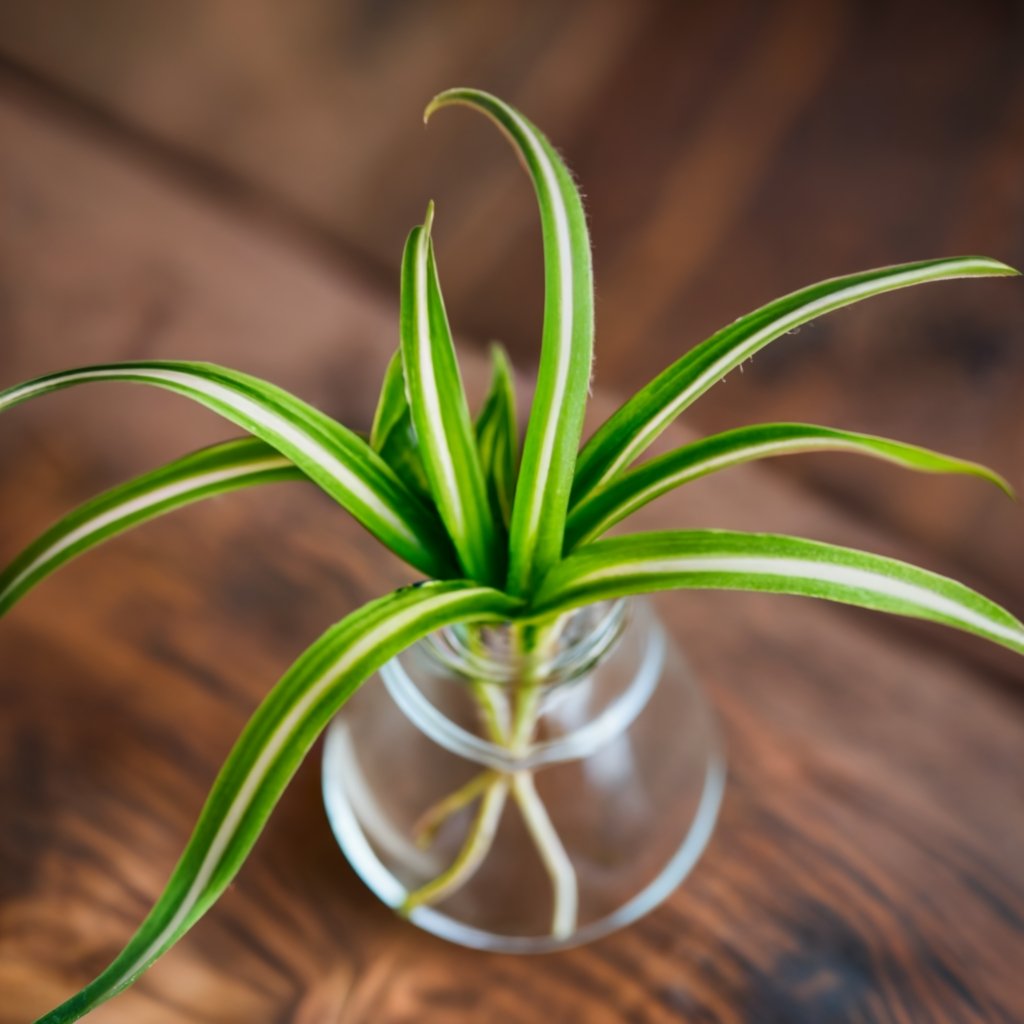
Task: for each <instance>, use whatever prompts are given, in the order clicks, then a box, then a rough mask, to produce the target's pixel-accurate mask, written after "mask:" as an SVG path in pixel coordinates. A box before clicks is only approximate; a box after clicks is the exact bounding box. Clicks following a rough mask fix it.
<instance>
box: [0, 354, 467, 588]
mask: <svg viewBox="0 0 1024 1024" xmlns="http://www.w3.org/2000/svg"><path fill="white" fill-rule="evenodd" d="M97 381H132V382H135V383H139V384H151V385H154V386H156V387H159V388H164V389H166V390H168V391H173V392H175V393H176V394H179V395H184V396H185V397H187V398H191V399H193V400H194V401H196V402H199V403H200V404H201V405H204V406H206V407H207V408H208V409H212V410H213V411H214V412H216V413H219V414H220V415H221V416H223V417H224V418H225V419H228V420H230V421H231V422H232V423H234V424H236V425H237V426H240V427H242V428H243V429H244V430H247V431H248V432H249V433H251V434H253V435H254V436H256V437H258V438H259V439H260V440H262V441H264V442H265V443H266V444H268V445H270V446H271V447H272V448H275V449H276V450H277V451H279V452H280V453H281V454H282V455H284V456H286V457H287V458H288V459H290V460H291V461H292V462H293V463H294V464H295V465H296V466H298V467H299V469H301V470H302V471H303V473H305V474H306V476H308V477H309V478H310V479H311V480H312V481H313V482H314V483H316V484H317V485H318V486H319V487H320V488H321V489H322V490H324V491H325V492H326V493H327V494H329V495H330V496H331V497H332V498H334V499H335V500H336V501H338V502H339V504H341V505H342V506H343V507H344V508H346V509H347V510H348V511H349V512H350V513H351V514H352V515H353V516H355V518H356V519H357V520H358V521H359V522H360V523H362V524H363V526H365V527H366V528H367V529H368V530H369V531H370V532H371V533H373V534H374V536H376V537H377V538H379V539H380V540H381V541H382V542H383V543H384V544H386V545H387V546H388V547H389V548H391V549H392V551H394V552H395V553H396V554H398V555H399V556H401V557H402V558H404V559H405V560H406V561H407V562H409V563H410V564H411V565H413V566H415V567H416V568H417V569H419V570H420V571H422V572H424V573H427V574H428V575H431V576H450V575H452V555H451V547H450V545H449V543H448V541H447V538H446V536H445V533H444V530H443V528H442V525H441V523H440V521H439V520H438V518H437V516H436V514H435V512H434V510H433V509H431V508H429V507H428V506H427V505H425V504H424V502H423V501H422V500H420V499H419V498H418V497H417V496H416V495H415V494H414V493H413V492H412V491H410V490H409V488H408V487H406V486H405V485H404V484H403V483H402V481H401V480H399V479H398V477H397V476H396V475H395V473H394V472H393V471H392V470H391V468H390V467H389V466H388V465H387V463H385V462H384V460H383V459H382V458H381V457H380V456H379V455H378V454H377V453H376V452H374V451H373V449H372V448H371V447H370V446H369V445H368V444H367V443H366V441H364V440H363V439H362V438H361V437H359V436H358V435H357V434H355V433H354V432H353V431H351V430H348V429H347V428H346V427H343V426H342V425H341V424H340V423H338V422H337V421H335V420H333V419H331V418H330V417H329V416H327V415H325V414H324V413H322V412H320V411H319V410H318V409H314V408H313V406H311V405H308V404H307V403H306V402H303V401H301V400H300V399H298V398H296V397H295V396H294V395H290V394H289V393H288V392H287V391H284V390H282V389H281V388H278V387H275V386H274V385H272V384H268V383H266V381H262V380H259V379H258V378H256V377H250V376H249V375H248V374H244V373H238V372H237V371H235V370H229V369H226V368H224V367H221V366H213V365H212V364H209V363H191V362H175V361H155V360H154V361H145V362H131V363H116V364H111V365H107V366H89V367H83V368H80V369H76V370H62V371H60V372H59V373H51V374H48V375H47V376H45V377H39V378H37V379H35V380H31V381H28V382H26V383H24V384H18V385H16V386H15V387H13V388H9V389H8V390H7V391H3V392H0V411H3V410H4V409H6V408H8V407H9V406H12V405H16V404H17V403H19V402H23V401H25V400H26V399H29V398H34V397H36V396H37V395H41V394H45V393H47V392H50V391H57V390H59V389H61V388H66V387H72V386H74V385H77V384H85V383H90V382H97Z"/></svg>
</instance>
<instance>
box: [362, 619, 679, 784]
mask: <svg viewBox="0 0 1024 1024" xmlns="http://www.w3.org/2000/svg"><path fill="white" fill-rule="evenodd" d="M581 612H583V613H584V614H581ZM519 628H521V624H519V625H517V624H511V623H509V624H503V625H499V626H486V627H483V626H479V625H478V626H475V627H472V628H470V629H459V630H443V631H439V632H438V633H435V634H432V635H431V636H430V637H428V638H427V639H426V640H423V641H421V642H420V643H418V644H416V645H415V646H414V647H412V648H410V649H409V650H408V651H406V652H403V654H401V655H399V656H397V657H396V658H394V659H392V660H391V661H390V662H388V664H387V665H385V666H384V667H383V668H382V669H381V676H382V677H383V679H384V683H385V685H386V687H387V689H388V691H389V693H390V694H391V696H392V698H393V699H394V701H395V703H396V704H397V705H398V706H399V707H400V708H401V710H402V711H403V713H404V714H405V715H406V717H407V718H408V719H409V720H410V721H411V722H412V723H413V724H414V725H415V726H416V727H417V728H418V729H419V730H420V731H421V732H422V733H424V734H425V735H426V736H428V737H430V738H431V739H432V740H433V741H435V742H436V743H438V744H440V745H441V746H444V747H446V748H447V749H448V750H450V751H452V752H453V753H455V754H458V755H459V756H461V757H464V758H466V759H469V760H473V761H476V762H478V763H480V764H481V765H485V766H488V767H490V768H493V769H495V770H498V771H508V772H512V771H521V770H524V769H530V768H537V767H540V766H542V765H545V764H552V763H555V762H559V761H567V760H575V759H577V758H579V757H583V756H587V755H588V753H589V752H591V751H593V750H594V749H596V748H597V747H598V746H601V745H603V744H604V743H607V742H610V741H611V740H613V739H614V738H615V736H616V735H618V734H620V733H621V732H622V731H623V730H624V729H626V728H628V726H629V723H630V722H631V721H632V720H633V718H634V717H635V716H636V715H637V714H639V712H640V710H642V708H643V707H644V706H645V705H646V703H647V700H648V699H649V698H650V696H651V694H652V693H653V690H654V687H655V685H656V684H657V680H658V678H659V677H660V673H661V665H662V661H663V658H664V651H665V643H664V637H663V634H662V632H661V629H660V627H659V626H658V624H657V620H656V619H655V618H654V616H653V615H652V614H651V612H650V609H649V608H648V606H647V605H646V603H644V602H635V601H628V602H616V603H615V604H605V605H594V606H592V607H590V608H586V609H581V610H580V611H578V612H575V613H573V615H572V616H570V617H568V618H567V619H566V620H565V621H561V620H555V621H553V622H551V623H546V624H544V626H543V627H542V628H541V629H540V631H539V632H538V633H537V634H532V635H531V634H528V635H527V636H526V637H523V636H521V635H518V634H517V630H518V629H519Z"/></svg>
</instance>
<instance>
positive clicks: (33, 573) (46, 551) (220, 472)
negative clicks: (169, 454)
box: [0, 438, 306, 615]
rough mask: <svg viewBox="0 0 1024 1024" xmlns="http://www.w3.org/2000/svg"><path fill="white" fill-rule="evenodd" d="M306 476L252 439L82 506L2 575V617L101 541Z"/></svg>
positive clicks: (190, 458)
mask: <svg viewBox="0 0 1024 1024" xmlns="http://www.w3.org/2000/svg"><path fill="white" fill-rule="evenodd" d="M305 479H306V475H305V474H304V473H303V472H302V471H301V470H300V469H298V468H297V467H296V466H294V465H293V464H292V463H291V462H290V461H289V460H288V459H287V458H285V457H284V456H283V455H280V454H278V453H277V452H276V451H275V450H274V449H273V448H271V447H270V446H269V445H267V444H264V443H263V442H262V441H259V440H257V439H255V438H241V439H239V440H235V441H227V442H225V443H224V444H218V445H214V446H212V447H210V448H204V449H203V450H202V451H198V452H194V453H192V454H191V455H186V456H185V457H184V458H181V459H177V460H175V461H174V462H171V463H168V464H167V465H166V466H162V467H161V468H160V469H157V470H154V471H153V472H151V473H146V474H145V475H143V476H139V477H136V478H135V479H134V480H130V481H129V482H128V483H125V484H121V485H120V486H118V487H113V488H111V489H110V490H108V491H105V492H104V493H103V494H100V495H99V496H97V497H95V498H93V499H92V500H91V501H87V502H86V503H85V504H83V505H80V506H79V507H78V508H77V509H75V510H74V511H73V512H71V513H69V514H68V515H66V516H64V518H63V519H61V520H60V521H59V522H57V523H55V524H54V525H53V526H51V527H50V529H48V530H47V531H46V532H45V533H44V534H42V535H41V536H40V537H38V538H37V539H36V540H35V541H33V542H32V543H31V544H30V545H29V546H28V547H27V548H25V550H24V551H22V552H21V554H20V555H18V557H17V558H15V559H14V561H13V562H11V564H10V565H8V566H7V568H6V569H4V571H3V572H0V615H2V614H3V613H4V612H6V611H7V610H8V609H9V608H10V607H11V606H12V605H13V604H14V603H15V602H16V601H18V600H19V599H20V598H21V597H23V596H24V595H25V594H26V593H27V592H28V591H29V590H30V589H31V588H32V587H34V586H35V585H36V584H37V583H39V582H40V581H42V580H43V579H44V578H45V577H47V576H49V575H50V573H52V572H53V571H54V570H55V569H58V568H59V567H60V566H62V565H64V564H65V563H66V562H70V561H71V559H73V558H76V557H77V556H78V555H80V554H83V553H84V552H86V551H88V550H90V549H91V548H94V547H97V546H98V545H99V544H101V543H102V542H103V541H105V540H109V539H110V538H111V537H114V536H116V535H117V534H119V533H124V532H125V531H126V530H129V529H131V528H132V527H134V526H138V525H140V524H141V523H145V522H148V521H149V520H150V519H155V518H156V517H157V516H161V515H163V514H164V513H165V512H170V511H172V510H173V509H176V508H180V507H181V506H182V505H187V504H189V503H191V502H193V501H199V500H200V499H201V498H210V497H213V496H214V495H215V494H223V493H224V492H226V491H234V490H238V489H239V488H241V487H251V486H253V485H254V484H266V483H274V482H277V481H282V480H305Z"/></svg>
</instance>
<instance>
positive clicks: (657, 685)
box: [323, 599, 725, 953]
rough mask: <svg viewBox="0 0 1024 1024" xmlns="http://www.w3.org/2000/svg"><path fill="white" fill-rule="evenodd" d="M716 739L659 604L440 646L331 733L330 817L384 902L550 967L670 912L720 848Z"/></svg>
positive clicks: (506, 629) (407, 662) (398, 667)
mask: <svg viewBox="0 0 1024 1024" xmlns="http://www.w3.org/2000/svg"><path fill="white" fill-rule="evenodd" d="M724 778H725V770H724V761H723V756H722V750H721V744H720V741H719V737H718V732H717V729H716V726H715V722H714V719H713V716H712V713H711V710H710V708H709V706H708V703H707V701H706V699H705V698H704V696H703V694H702V692H701V691H700V689H699V688H698V687H697V686H696V685H695V683H694V680H693V677H692V675H691V674H690V672H689V670H688V668H687V666H686V664H685V662H684V661H683V659H682V658H681V657H680V655H679V653H678V652H677V651H676V650H675V648H674V646H673V644H672V643H671V642H670V641H669V639H668V637H667V635H666V633H665V631H664V630H663V628H662V627H661V625H660V623H659V622H658V620H657V618H656V617H655V615H654V613H653V610H652V608H651V606H650V605H649V604H648V603H647V602H645V601H642V600H638V599H631V600H628V601H617V602H605V603H602V604H596V605H591V606H589V607H586V608H583V609H580V610H577V611H575V612H572V613H570V614H568V615H565V616H563V617H561V618H560V619H558V620H556V621H554V622H549V623H546V624H541V625H523V624H519V623H507V624H500V625H487V626H480V625H476V626H460V627H452V628H449V629H444V630H441V631H439V632H437V633H435V634H432V635H430V636H428V637H427V638H425V639H424V640H423V641H421V642H420V643H418V644H416V645H414V646H413V647H410V648H409V649H408V650H406V651H404V652H403V653H402V654H401V655H399V656H398V657H396V658H394V659H392V660H391V661H390V662H388V664H387V665H385V666H384V668H383V669H382V670H381V672H380V679H379V680H376V679H374V680H369V681H368V682H367V683H366V684H365V685H364V686H363V687H362V688H361V689H360V690H359V691H358V692H357V693H356V694H355V696H354V697H353V698H352V699H351V701H350V702H349V703H348V705H346V707H345V709H344V711H343V712H342V713H341V714H340V715H338V717H337V718H336V719H335V720H334V722H333V723H332V724H331V726H330V728H329V729H328V732H327V737H326V742H325V746H324V760H323V788H324V801H325V805H326V808H327V814H328V817H329V819H330V822H331V826H332V828H333V830H334V833H335V835H336V837H337V839H338V842H339V844H340V845H341V847H342V850H343V851H344V852H345V854H346V856H347V857H348V859H349V861H350V862H351V864H352V866H353V867H354V868H355V870H356V871H357V872H358V873H359V875H360V876H361V877H362V879H363V880H364V881H365V882H366V884H367V885H368V886H369V887H370V888H371V889H372V890H373V891H374V892H375V893H376V894H377V896H378V897H379V898H380V899H381V900H383V901H384V902H385V903H386V904H388V905H389V906H391V907H393V908H394V909H395V910H397V911H398V912H400V913H402V914H403V915H404V916H406V917H408V918H409V920H410V921H412V922H413V923H414V924H416V925H418V926H419V927H421V928H424V929H426V930H427V931H430V932H433V933H435V934H437V935H440V936H442V937H444V938H446V939H449V940H451V941H453V942H458V943H461V944H463V945H466V946H473V947H476V948H480V949H488V950H496V951H504V952H519V953H528V952H544V951H549V950H555V949H560V948H565V947H569V946H573V945H578V944H580V943H583V942H588V941H590V940H592V939H596V938H598V937H600V936H602V935H605V934H607V933H608V932H610V931H612V930H614V929H616V928H620V927H622V926H623V925H626V924H628V923H630V922H631V921H634V920H636V918H638V917H639V916H640V915H642V914H644V913H645V912H646V911H648V910H650V909H651V908H652V907H654V906H655V905H656V904H658V903H659V902H661V900H663V899H664V898H665V897H666V896H667V895H668V894H669V893H671V892H672V890H673V889H675V887H676V886H677V885H678V884H679V883H680V882H681V881H682V880H683V878H684V877H685V876H686V875H687V874H688V872H689V871H690V869H691V868H692V867H693V865H694V864H695V863H696V861H697V859H698V857H699V856H700V854H701V852H702V851H703V849H704V847H705V846H706V845H707V842H708V840H709V838H710V836H711V832H712V829H713V827H714V823H715V819H716V816H717V813H718V807H719V803H720V801H721V795H722V788H723V784H724Z"/></svg>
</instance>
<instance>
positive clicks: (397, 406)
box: [370, 348, 409, 452]
mask: <svg viewBox="0 0 1024 1024" xmlns="http://www.w3.org/2000/svg"><path fill="white" fill-rule="evenodd" d="M408 415H409V399H408V398H407V397H406V394H405V374H404V372H403V371H402V349H401V348H399V349H398V350H397V351H396V352H395V354H394V355H393V356H392V357H391V360H390V362H389V363H388V367H387V369H386V370H385V371H384V381H383V383H382V384H381V388H380V398H378V399H377V409H376V411H375V412H374V414H373V426H372V427H371V428H370V447H371V448H372V449H373V450H374V451H375V452H379V451H381V449H382V448H383V447H384V445H385V444H387V440H388V437H389V436H390V434H391V432H392V431H393V430H394V429H395V428H396V427H397V426H398V424H399V423H401V421H402V420H403V419H404V418H406V417H407V416H408Z"/></svg>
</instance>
